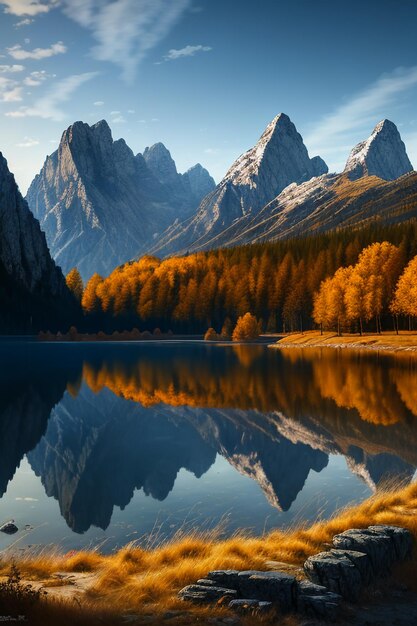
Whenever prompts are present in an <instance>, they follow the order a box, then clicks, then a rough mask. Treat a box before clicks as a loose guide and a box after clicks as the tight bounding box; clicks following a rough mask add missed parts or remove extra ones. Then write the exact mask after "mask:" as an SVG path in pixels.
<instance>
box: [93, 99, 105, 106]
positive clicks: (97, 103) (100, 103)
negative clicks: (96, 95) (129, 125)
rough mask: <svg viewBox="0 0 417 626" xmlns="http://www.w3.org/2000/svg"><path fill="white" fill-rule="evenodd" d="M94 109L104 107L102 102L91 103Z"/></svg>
mask: <svg viewBox="0 0 417 626" xmlns="http://www.w3.org/2000/svg"><path fill="white" fill-rule="evenodd" d="M93 104H94V106H95V107H102V106H103V105H104V102H103V100H97V102H93Z"/></svg>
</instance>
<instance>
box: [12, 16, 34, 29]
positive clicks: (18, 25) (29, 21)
mask: <svg viewBox="0 0 417 626" xmlns="http://www.w3.org/2000/svg"><path fill="white" fill-rule="evenodd" d="M34 21H35V20H33V19H31V18H30V17H25V19H23V20H19V22H16V24H15V25H14V26H15V28H22V26H29V25H30V24H32V22H34Z"/></svg>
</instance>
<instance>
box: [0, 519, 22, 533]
mask: <svg viewBox="0 0 417 626" xmlns="http://www.w3.org/2000/svg"><path fill="white" fill-rule="evenodd" d="M18 530H19V529H18V527H17V526H16V524H14V523H13V522H6V523H5V524H3V525H2V526H0V532H2V533H6V535H14V534H15V533H17V531H18Z"/></svg>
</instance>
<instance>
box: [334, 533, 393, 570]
mask: <svg viewBox="0 0 417 626" xmlns="http://www.w3.org/2000/svg"><path fill="white" fill-rule="evenodd" d="M333 545H334V546H335V547H336V548H338V549H345V550H355V551H358V552H362V553H364V554H366V555H367V556H368V557H369V559H370V561H371V564H372V568H373V571H374V574H375V575H382V574H384V573H386V572H387V571H389V569H390V567H391V565H392V563H393V562H394V561H395V560H396V558H397V553H396V550H395V545H394V542H393V541H392V540H391V537H390V536H389V535H387V534H385V533H381V532H374V531H372V530H370V529H368V528H366V529H357V528H353V529H351V530H347V531H345V532H344V533H341V534H340V535H336V536H335V537H333Z"/></svg>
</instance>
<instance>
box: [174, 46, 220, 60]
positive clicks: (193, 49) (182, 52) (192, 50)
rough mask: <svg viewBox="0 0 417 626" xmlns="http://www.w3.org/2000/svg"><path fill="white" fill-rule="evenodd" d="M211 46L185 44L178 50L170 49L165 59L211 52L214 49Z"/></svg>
mask: <svg viewBox="0 0 417 626" xmlns="http://www.w3.org/2000/svg"><path fill="white" fill-rule="evenodd" d="M212 49H213V48H211V47H210V46H201V45H199V46H185V47H184V48H180V49H179V50H176V49H175V48H172V49H171V50H169V51H168V54H166V55H165V56H164V59H165V61H175V60H176V59H182V58H184V57H193V56H194V55H195V54H197V53H198V52H210V50H212Z"/></svg>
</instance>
